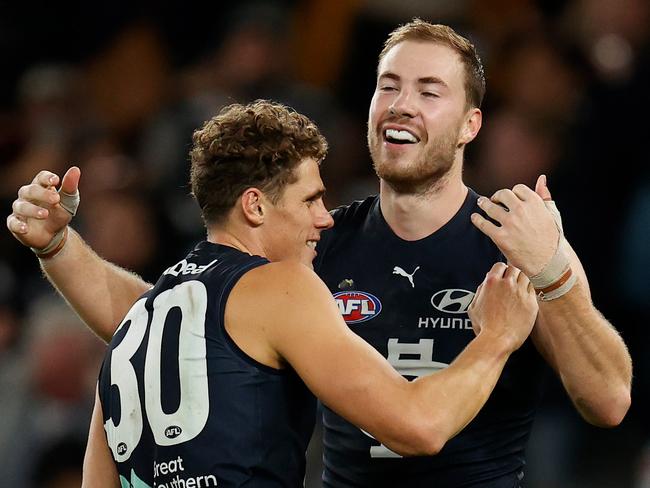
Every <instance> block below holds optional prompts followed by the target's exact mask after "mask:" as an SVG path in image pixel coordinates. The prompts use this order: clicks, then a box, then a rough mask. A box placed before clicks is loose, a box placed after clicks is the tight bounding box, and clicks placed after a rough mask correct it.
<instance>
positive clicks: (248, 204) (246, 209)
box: [240, 187, 266, 227]
mask: <svg viewBox="0 0 650 488" xmlns="http://www.w3.org/2000/svg"><path fill="white" fill-rule="evenodd" d="M240 202H241V209H242V213H243V214H244V218H245V219H246V220H247V221H248V222H249V223H250V224H251V225H253V226H255V227H257V226H260V225H262V224H263V223H264V210H265V209H264V207H265V205H266V203H265V199H264V193H263V192H262V191H261V190H260V189H259V188H254V187H252V188H247V189H246V190H244V192H243V193H242V195H241V199H240Z"/></svg>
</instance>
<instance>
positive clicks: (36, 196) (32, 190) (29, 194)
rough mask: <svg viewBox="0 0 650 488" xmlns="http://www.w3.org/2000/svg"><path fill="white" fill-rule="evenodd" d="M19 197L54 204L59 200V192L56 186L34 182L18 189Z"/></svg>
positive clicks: (42, 203)
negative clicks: (45, 185) (44, 185)
mask: <svg viewBox="0 0 650 488" xmlns="http://www.w3.org/2000/svg"><path fill="white" fill-rule="evenodd" d="M18 199H19V200H27V201H30V202H32V203H36V204H39V205H54V204H56V203H58V202H59V194H58V193H57V192H56V190H54V187H43V186H41V185H38V184H34V183H32V184H31V185H25V186H21V187H20V189H19V190H18Z"/></svg>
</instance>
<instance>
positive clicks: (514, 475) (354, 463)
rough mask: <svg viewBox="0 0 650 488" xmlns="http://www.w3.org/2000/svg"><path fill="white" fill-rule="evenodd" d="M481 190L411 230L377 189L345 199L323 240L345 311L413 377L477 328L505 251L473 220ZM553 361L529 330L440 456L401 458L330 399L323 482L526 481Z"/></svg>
mask: <svg viewBox="0 0 650 488" xmlns="http://www.w3.org/2000/svg"><path fill="white" fill-rule="evenodd" d="M477 199H478V195H477V194H476V193H474V192H473V191H471V190H470V191H469V193H468V196H467V198H466V200H465V202H464V203H463V205H462V207H461V209H460V210H459V211H458V212H457V214H456V215H455V216H454V217H453V218H452V219H451V220H450V221H449V222H448V223H447V224H446V225H444V226H443V227H442V228H441V229H439V230H438V231H436V232H435V233H433V234H432V235H430V236H427V237H425V238H423V239H420V240H417V241H405V240H403V239H401V238H399V237H398V236H396V235H395V234H394V233H393V231H392V230H391V229H390V227H389V226H388V225H387V223H386V221H385V220H384V218H383V216H382V213H381V210H380V206H379V198H378V197H370V198H367V199H366V200H364V201H361V202H355V203H353V204H352V205H350V206H347V207H341V208H339V209H336V210H335V211H334V212H333V216H334V219H335V226H334V228H333V229H331V230H330V231H328V232H326V233H324V234H323V238H322V240H321V242H320V243H319V247H318V257H317V260H316V262H315V266H316V269H317V271H318V273H319V275H320V276H321V278H322V279H323V280H324V281H325V283H326V284H327V286H328V287H329V289H330V290H331V292H332V294H333V295H334V297H335V299H336V301H337V304H338V306H339V308H340V310H341V313H342V314H343V317H344V318H345V320H346V322H347V323H348V325H349V326H350V328H351V329H352V330H353V331H354V332H355V333H356V334H358V335H359V336H361V337H362V338H363V339H365V340H366V341H367V342H369V343H370V344H371V345H372V346H373V347H375V349H377V350H378V351H379V352H380V353H381V354H382V355H383V356H384V357H385V358H387V359H388V361H389V362H390V363H391V365H392V366H393V367H395V368H396V369H397V371H398V372H400V373H401V374H402V375H404V376H406V377H407V378H415V377H419V376H422V375H426V374H429V373H432V372H434V371H437V370H440V369H442V368H445V367H447V366H448V365H449V364H450V363H451V362H452V361H453V360H454V358H455V357H456V356H457V355H458V354H459V353H460V352H461V351H462V350H463V349H464V348H465V346H466V345H467V344H468V343H469V342H470V341H471V340H472V339H473V338H474V337H475V334H474V331H473V330H472V325H471V321H470V319H469V317H468V315H467V308H468V306H469V304H470V302H471V299H472V297H473V292H474V291H475V290H476V288H477V287H478V285H479V284H480V283H481V282H482V281H483V279H484V278H485V274H486V273H487V272H488V271H489V270H490V268H491V267H492V265H493V264H494V263H495V262H497V261H504V260H505V259H504V257H503V255H502V254H501V252H500V251H499V249H498V248H497V247H496V246H495V245H494V244H493V243H492V241H491V240H490V239H489V238H488V237H487V236H485V235H484V234H482V233H481V232H480V231H479V230H478V229H476V228H475V227H474V225H473V224H472V223H471V221H470V215H471V213H472V212H480V209H479V208H478V206H477V204H476V201H477ZM546 370H547V367H546V366H545V363H544V362H543V360H542V358H541V356H540V355H539V354H538V352H537V350H536V349H535V348H534V346H533V345H532V343H531V342H530V341H526V343H525V344H524V345H523V346H522V347H521V348H520V349H519V350H518V351H516V352H515V353H514V354H512V356H511V357H510V359H509V360H508V362H507V364H506V367H505V369H504V371H503V374H502V375H501V378H500V380H499V382H498V384H497V385H496V388H495V389H494V392H493V393H492V395H491V397H490V399H489V400H488V402H487V404H486V405H485V407H484V408H483V409H482V410H481V412H480V413H479V415H478V416H477V417H476V418H475V419H474V421H473V422H471V423H470V424H469V425H468V426H467V427H466V428H465V429H464V430H463V431H462V432H461V433H459V434H458V435H457V436H456V437H455V438H453V439H452V440H450V441H449V442H448V443H447V444H446V445H445V447H444V448H443V450H442V451H441V452H440V453H439V454H438V455H436V456H432V457H417V458H400V457H399V456H397V455H396V454H394V453H392V452H391V451H389V450H388V449H387V448H386V447H384V446H382V445H380V443H379V442H377V441H376V440H374V439H373V438H371V437H370V436H369V435H368V434H366V433H364V432H363V431H361V430H360V429H358V428H357V427H355V426H354V425H352V424H350V423H349V422H347V421H345V420H344V419H343V418H341V417H340V416H338V415H336V414H335V413H334V412H333V411H331V410H329V409H327V408H326V407H324V417H323V428H324V433H323V441H324V446H323V449H324V464H325V471H324V474H323V481H324V486H326V487H372V488H378V487H391V488H395V487H428V488H460V487H481V488H513V487H518V486H519V483H520V479H521V477H522V476H523V468H524V465H525V457H524V449H525V445H526V441H527V439H528V436H529V434H530V430H531V425H532V422H533V417H534V415H535V411H536V409H537V406H538V403H539V401H540V398H541V390H542V379H543V377H544V376H545V373H546ZM450 393H451V394H453V392H450ZM368 408H372V406H371V405H369V406H368ZM431 414H432V415H435V412H431Z"/></svg>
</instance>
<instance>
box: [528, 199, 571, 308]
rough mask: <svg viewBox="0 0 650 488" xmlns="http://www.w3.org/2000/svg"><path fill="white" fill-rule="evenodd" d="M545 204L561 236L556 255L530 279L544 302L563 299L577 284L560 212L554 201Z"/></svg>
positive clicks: (547, 201)
mask: <svg viewBox="0 0 650 488" xmlns="http://www.w3.org/2000/svg"><path fill="white" fill-rule="evenodd" d="M544 204H545V205H546V208H547V209H548V211H549V212H551V215H552V216H553V220H555V225H556V226H557V228H558V231H559V232H560V235H559V238H558V243H557V249H556V250H555V254H554V255H553V257H552V258H551V260H550V261H549V262H548V264H547V265H546V266H545V267H544V269H543V270H542V271H540V272H539V273H537V274H536V275H535V276H532V277H531V278H530V282H531V283H532V284H533V286H534V287H535V292H536V293H537V297H538V298H539V299H540V300H542V301H549V300H554V299H556V298H559V297H561V296H562V295H564V294H565V293H567V292H568V291H569V290H570V289H571V288H573V285H575V283H576V275H575V273H573V271H572V270H571V262H570V261H569V252H568V248H567V247H568V242H567V241H566V239H565V238H564V231H563V229H562V216H561V215H560V211H559V210H558V209H557V206H556V205H555V202H554V201H553V200H545V201H544Z"/></svg>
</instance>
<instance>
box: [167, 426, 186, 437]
mask: <svg viewBox="0 0 650 488" xmlns="http://www.w3.org/2000/svg"><path fill="white" fill-rule="evenodd" d="M181 432H183V430H182V429H181V428H180V427H178V426H177V425H170V426H169V427H167V428H166V429H165V437H167V439H176V438H177V437H178V436H179V435H181Z"/></svg>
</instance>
